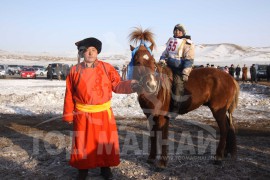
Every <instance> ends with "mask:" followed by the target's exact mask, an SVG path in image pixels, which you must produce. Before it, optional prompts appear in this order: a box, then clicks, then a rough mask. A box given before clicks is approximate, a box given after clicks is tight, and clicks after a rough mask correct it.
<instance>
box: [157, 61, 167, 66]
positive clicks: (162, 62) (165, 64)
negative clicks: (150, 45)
mask: <svg viewBox="0 0 270 180" xmlns="http://www.w3.org/2000/svg"><path fill="white" fill-rule="evenodd" d="M158 63H159V64H160V65H161V66H162V67H165V66H167V63H166V60H165V59H161V60H159V62H158Z"/></svg>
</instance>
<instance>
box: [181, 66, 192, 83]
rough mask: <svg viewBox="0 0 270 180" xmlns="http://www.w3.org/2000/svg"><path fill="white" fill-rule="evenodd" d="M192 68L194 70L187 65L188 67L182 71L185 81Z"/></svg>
mask: <svg viewBox="0 0 270 180" xmlns="http://www.w3.org/2000/svg"><path fill="white" fill-rule="evenodd" d="M191 70H192V68H191V67H187V68H185V69H183V71H182V79H183V81H184V82H187V81H188V76H189V74H190V72H191Z"/></svg>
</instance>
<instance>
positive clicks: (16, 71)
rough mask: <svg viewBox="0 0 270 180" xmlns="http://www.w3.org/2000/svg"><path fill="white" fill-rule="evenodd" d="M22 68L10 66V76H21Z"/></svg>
mask: <svg viewBox="0 0 270 180" xmlns="http://www.w3.org/2000/svg"><path fill="white" fill-rule="evenodd" d="M20 71H21V68H20V66H19V65H8V74H9V75H15V74H20Z"/></svg>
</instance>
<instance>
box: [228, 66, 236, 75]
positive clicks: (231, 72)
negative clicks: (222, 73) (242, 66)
mask: <svg viewBox="0 0 270 180" xmlns="http://www.w3.org/2000/svg"><path fill="white" fill-rule="evenodd" d="M234 72H235V68H234V65H233V64H232V65H231V67H230V68H229V74H230V75H231V76H232V77H234Z"/></svg>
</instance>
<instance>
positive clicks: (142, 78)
mask: <svg viewBox="0 0 270 180" xmlns="http://www.w3.org/2000/svg"><path fill="white" fill-rule="evenodd" d="M151 75H152V76H154V77H155V79H156V81H157V87H156V90H155V91H154V92H148V91H147V90H146V89H145V88H144V87H143V82H144V81H145V78H147V77H149V76H151ZM139 77H140V79H139V80H138V81H139V83H138V85H139V86H140V87H142V88H144V89H145V91H146V92H147V93H149V94H154V95H157V94H158V91H159V88H160V84H161V78H160V72H159V71H158V68H157V65H156V63H155V70H154V72H151V73H146V74H144V75H140V74H139Z"/></svg>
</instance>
